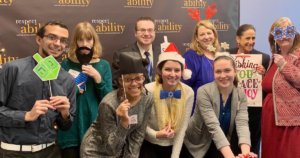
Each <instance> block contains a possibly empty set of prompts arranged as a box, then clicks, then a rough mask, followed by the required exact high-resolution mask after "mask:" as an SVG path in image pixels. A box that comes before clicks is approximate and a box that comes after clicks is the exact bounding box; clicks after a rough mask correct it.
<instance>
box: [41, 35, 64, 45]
mask: <svg viewBox="0 0 300 158" xmlns="http://www.w3.org/2000/svg"><path fill="white" fill-rule="evenodd" d="M44 37H46V38H47V39H48V40H49V41H52V42H57V40H59V41H60V44H62V45H64V46H66V45H68V41H69V40H68V38H64V37H58V36H56V35H54V34H48V35H44Z"/></svg>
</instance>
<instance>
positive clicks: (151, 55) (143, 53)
mask: <svg viewBox="0 0 300 158" xmlns="http://www.w3.org/2000/svg"><path fill="white" fill-rule="evenodd" d="M137 46H138V48H139V50H140V53H141V55H142V58H143V59H146V55H145V52H149V54H150V56H149V58H150V60H151V63H152V68H153V66H154V65H153V50H152V45H150V49H149V50H145V49H144V48H142V47H141V46H140V45H139V43H137ZM155 66H156V65H155Z"/></svg>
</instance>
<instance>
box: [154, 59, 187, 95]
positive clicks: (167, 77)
mask: <svg viewBox="0 0 300 158" xmlns="http://www.w3.org/2000/svg"><path fill="white" fill-rule="evenodd" d="M161 64H163V66H162V68H161V69H159V75H160V77H161V79H162V87H163V88H164V89H165V90H169V91H173V90H175V89H176V86H177V84H178V83H179V82H180V79H181V77H182V65H181V64H180V63H179V62H178V61H172V60H168V61H166V62H163V63H161Z"/></svg>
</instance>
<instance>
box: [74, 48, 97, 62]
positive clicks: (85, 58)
mask: <svg viewBox="0 0 300 158" xmlns="http://www.w3.org/2000/svg"><path fill="white" fill-rule="evenodd" d="M75 54H76V57H77V60H78V61H79V63H80V64H82V65H87V64H89V63H90V61H91V60H92V58H93V54H94V52H93V49H91V48H88V47H79V48H77V49H76V51H75Z"/></svg>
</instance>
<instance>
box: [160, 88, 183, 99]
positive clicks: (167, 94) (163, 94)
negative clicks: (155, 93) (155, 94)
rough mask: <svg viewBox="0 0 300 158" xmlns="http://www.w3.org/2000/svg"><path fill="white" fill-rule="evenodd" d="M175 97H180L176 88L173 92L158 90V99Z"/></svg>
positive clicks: (179, 91)
mask: <svg viewBox="0 0 300 158" xmlns="http://www.w3.org/2000/svg"><path fill="white" fill-rule="evenodd" d="M172 97H174V98H176V99H180V98H181V90H176V91H174V92H171V91H165V90H161V91H160V99H167V98H172Z"/></svg>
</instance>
